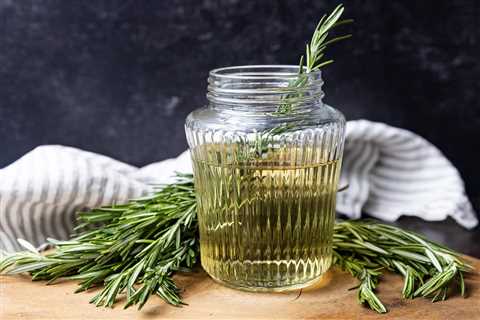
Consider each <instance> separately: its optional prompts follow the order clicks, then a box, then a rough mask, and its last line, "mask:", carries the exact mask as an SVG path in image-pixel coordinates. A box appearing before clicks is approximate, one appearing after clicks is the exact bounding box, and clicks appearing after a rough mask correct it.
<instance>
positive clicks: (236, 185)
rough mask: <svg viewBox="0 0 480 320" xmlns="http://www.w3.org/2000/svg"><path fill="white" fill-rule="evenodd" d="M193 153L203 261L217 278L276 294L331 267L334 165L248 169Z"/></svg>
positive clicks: (208, 153)
mask: <svg viewBox="0 0 480 320" xmlns="http://www.w3.org/2000/svg"><path fill="white" fill-rule="evenodd" d="M196 151H197V152H193V160H194V161H193V163H194V171H195V188H196V192H197V201H198V216H199V221H200V245H201V248H200V249H201V262H202V266H203V268H204V269H205V270H206V271H207V272H208V273H209V274H210V275H211V276H212V277H213V278H214V279H216V280H217V281H220V282H222V283H224V284H226V285H229V286H232V287H236V288H242V289H246V290H255V291H280V290H285V289H289V288H301V287H304V286H307V285H308V284H309V283H311V282H313V281H315V280H316V279H317V278H319V277H320V276H321V275H322V274H323V273H324V272H325V271H326V270H327V269H328V268H329V266H330V264H331V256H332V254H331V250H332V249H331V242H332V235H333V224H334V218H335V194H336V191H337V181H338V175H339V169H340V165H339V163H338V161H332V162H326V163H322V162H320V163H315V164H307V165H288V161H282V162H280V161H276V159H275V156H272V157H270V159H269V158H268V157H267V159H263V160H262V161H257V163H256V164H255V165H253V166H252V165H243V164H241V163H235V164H225V163H222V161H221V160H220V159H221V158H222V157H221V156H220V155H218V156H212V153H215V152H218V151H217V149H216V148H215V150H214V148H213V147H212V149H211V150H207V149H206V148H205V146H204V147H203V150H202V151H201V152H198V151H199V150H196ZM285 152H287V153H288V152H289V150H283V151H282V154H285ZM292 152H293V151H292ZM204 159H207V160H204ZM215 159H218V160H215Z"/></svg>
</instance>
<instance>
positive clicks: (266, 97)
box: [207, 65, 324, 111]
mask: <svg viewBox="0 0 480 320" xmlns="http://www.w3.org/2000/svg"><path fill="white" fill-rule="evenodd" d="M298 70H299V66H298V65H245V66H232V67H224V68H217V69H213V70H212V71H210V73H209V77H208V93H207V98H208V100H210V102H211V103H212V105H213V107H222V108H225V107H230V108H234V107H235V108H244V107H249V106H250V107H251V106H261V107H262V108H263V109H264V111H266V110H275V109H276V108H278V106H279V105H285V104H289V105H290V104H292V105H293V104H295V105H296V109H297V110H300V109H304V111H305V110H306V109H307V108H308V109H311V107H312V104H315V103H316V102H321V99H322V97H323V95H324V94H323V91H322V85H323V80H322V73H321V71H320V70H318V71H314V72H309V73H305V72H303V73H301V74H299V73H298Z"/></svg>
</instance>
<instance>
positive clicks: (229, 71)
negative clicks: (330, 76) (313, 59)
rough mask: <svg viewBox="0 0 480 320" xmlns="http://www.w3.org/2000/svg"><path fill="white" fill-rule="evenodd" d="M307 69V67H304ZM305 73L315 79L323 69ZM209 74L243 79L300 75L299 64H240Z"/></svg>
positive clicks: (320, 74) (215, 76)
mask: <svg viewBox="0 0 480 320" xmlns="http://www.w3.org/2000/svg"><path fill="white" fill-rule="evenodd" d="M303 69H304V70H306V67H305V66H304V67H303ZM304 75H306V76H308V77H311V78H313V79H321V76H322V71H321V70H315V71H312V72H309V73H304ZM209 76H210V77H212V78H217V79H221V80H228V79H232V80H233V79H238V80H239V79H242V80H255V79H261V80H274V79H294V78H297V77H298V65H287V64H285V65H283V64H280V65H276V64H266V65H261V64H259V65H240V66H228V67H221V68H215V69H213V70H211V71H210V72H209Z"/></svg>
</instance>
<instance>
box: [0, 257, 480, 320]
mask: <svg viewBox="0 0 480 320" xmlns="http://www.w3.org/2000/svg"><path fill="white" fill-rule="evenodd" d="M468 260H469V261H470V262H471V263H472V264H473V265H474V266H475V267H476V270H477V271H476V272H475V273H474V274H472V275H469V276H468V277H467V279H466V281H467V286H468V295H469V296H468V298H467V299H464V298H462V297H460V296H458V295H455V296H453V297H451V298H450V299H448V300H447V301H442V302H437V303H431V302H430V300H427V299H422V298H418V299H415V300H403V299H401V298H400V292H401V290H402V279H401V277H399V276H397V275H393V274H388V275H386V276H385V278H384V281H382V284H381V285H380V287H379V290H378V293H379V296H380V297H381V299H382V301H383V302H384V303H385V305H386V306H387V308H388V309H389V313H387V314H385V315H379V314H376V313H375V312H373V311H371V310H369V309H367V308H364V307H362V306H360V305H359V304H357V301H356V292H355V291H349V290H348V289H349V288H351V287H353V286H355V285H356V280H355V279H352V278H351V277H350V276H349V275H347V274H345V273H343V272H341V271H339V270H336V269H331V270H330V271H329V272H327V273H326V275H325V276H324V277H323V278H322V279H321V280H320V281H319V283H317V284H316V285H315V286H312V287H311V288H308V289H304V290H303V291H302V292H301V293H300V292H299V291H296V292H295V291H294V292H288V293H272V294H267V293H248V292H243V291H237V290H233V289H229V288H226V287H224V286H222V285H220V284H217V283H215V282H214V281H213V280H212V279H211V278H209V277H208V276H207V275H206V274H205V273H204V272H203V271H201V270H199V271H196V272H194V273H192V274H188V275H178V276H176V277H175V278H176V281H177V284H178V285H179V286H180V287H181V288H182V289H183V297H184V299H185V302H186V303H188V306H184V307H181V308H178V307H172V306H169V305H166V304H165V303H164V302H162V301H161V300H160V299H159V298H158V297H152V298H151V299H150V300H149V301H148V303H147V304H146V305H145V307H144V308H143V309H142V310H141V311H137V309H136V308H129V309H127V310H124V309H123V308H122V303H123V302H124V301H119V302H120V303H119V304H118V305H116V306H115V308H113V309H107V308H96V307H95V306H94V305H91V304H89V303H88V301H89V299H90V298H91V297H92V296H93V295H94V294H95V292H96V291H97V290H98V289H97V290H90V291H88V292H84V293H78V294H74V293H73V291H74V290H75V288H76V284H75V283H74V282H71V281H64V282H60V283H57V284H55V285H50V286H48V287H47V286H45V283H44V282H31V281H30V279H29V277H28V276H0V319H2V320H10V319H35V320H37V319H50V320H52V319H252V318H253V319H415V320H418V319H455V320H464V319H480V274H479V272H478V270H480V260H478V259H473V258H468Z"/></svg>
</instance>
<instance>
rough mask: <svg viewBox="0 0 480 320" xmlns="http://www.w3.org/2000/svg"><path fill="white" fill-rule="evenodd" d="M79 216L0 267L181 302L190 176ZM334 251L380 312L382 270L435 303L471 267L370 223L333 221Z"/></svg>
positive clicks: (192, 221) (130, 299) (193, 239)
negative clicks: (178, 277) (42, 248)
mask: <svg viewBox="0 0 480 320" xmlns="http://www.w3.org/2000/svg"><path fill="white" fill-rule="evenodd" d="M78 221H79V225H78V227H77V228H76V230H77V232H78V234H77V235H76V236H74V237H73V238H72V239H71V240H68V241H56V240H52V239H49V242H50V243H51V244H52V245H53V246H54V248H55V251H54V252H52V253H49V254H46V255H42V254H40V253H39V252H37V250H36V249H35V248H34V247H33V246H32V245H31V244H29V243H28V242H26V241H22V240H20V243H21V244H22V246H23V247H24V248H25V249H26V250H27V251H24V252H18V253H12V254H7V255H6V256H5V257H4V258H3V260H2V261H1V262H0V271H4V270H7V273H9V274H18V273H24V272H29V273H30V274H31V275H32V279H33V280H48V283H49V284H50V283H53V282H54V281H55V280H57V279H60V278H62V279H71V280H77V281H79V288H78V290H77V291H76V292H80V291H84V290H86V289H88V288H91V287H93V286H99V285H103V289H102V290H101V291H100V293H99V294H98V295H96V296H95V297H94V298H93V299H92V300H91V302H92V303H94V304H96V305H97V306H108V307H111V306H113V305H114V304H115V301H116V300H117V298H118V297H119V296H120V295H126V298H127V300H126V303H125V308H127V307H129V306H131V305H138V308H139V309H140V308H141V307H142V306H143V305H144V304H145V302H146V301H147V299H148V298H149V297H150V295H152V294H156V295H158V296H160V297H161V298H162V299H163V300H165V301H166V302H168V303H170V304H172V305H181V304H182V300H181V297H180V295H179V289H178V288H177V286H176V285H175V282H174V281H173V280H172V275H173V274H174V273H175V272H177V271H188V270H190V269H191V268H192V267H193V266H194V265H195V262H196V261H197V260H198V257H199V246H198V236H197V217H196V201H195V189H194V185H193V182H192V176H190V175H178V182H176V183H174V184H171V185H168V186H166V187H164V188H162V189H160V190H158V191H157V192H155V193H154V194H153V195H151V196H149V197H144V198H140V199H134V200H131V201H130V202H129V203H127V204H123V205H113V206H109V207H101V208H97V209H93V210H91V211H89V212H82V213H79V216H78ZM99 224H100V225H101V228H99V227H98V226H99ZM80 230H83V231H80ZM333 250H334V251H333V255H334V260H333V264H334V266H337V267H339V268H342V269H343V270H345V271H347V272H349V273H350V274H351V275H352V276H354V277H355V278H357V279H358V280H359V285H358V287H357V292H358V301H359V302H360V303H364V304H367V305H368V306H369V307H370V308H371V309H373V310H375V311H377V312H380V313H383V312H386V311H387V309H386V308H385V306H384V305H383V304H382V302H381V301H380V299H379V298H378V297H377V295H376V294H375V287H376V286H377V284H378V282H379V281H380V279H381V275H382V274H383V273H384V272H386V271H391V272H396V273H399V274H401V275H402V276H403V277H404V287H403V291H402V296H403V297H404V298H416V297H431V298H432V301H437V300H445V299H446V298H447V294H448V290H449V288H450V287H452V286H453V285H454V284H456V283H458V286H459V288H460V292H461V294H462V295H464V294H465V282H464V279H463V274H464V273H465V272H469V271H471V269H472V268H471V267H470V266H469V265H468V264H467V263H465V262H463V261H462V260H461V259H460V256H459V254H458V253H456V252H454V251H452V250H450V249H448V248H446V247H444V246H441V245H439V244H437V243H434V242H432V241H429V240H427V239H425V238H423V237H422V236H420V235H417V234H415V233H412V232H408V231H404V230H402V229H399V228H396V227H393V226H388V225H385V224H380V223H376V222H373V221H341V222H337V223H336V225H335V231H334V237H333Z"/></svg>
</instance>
